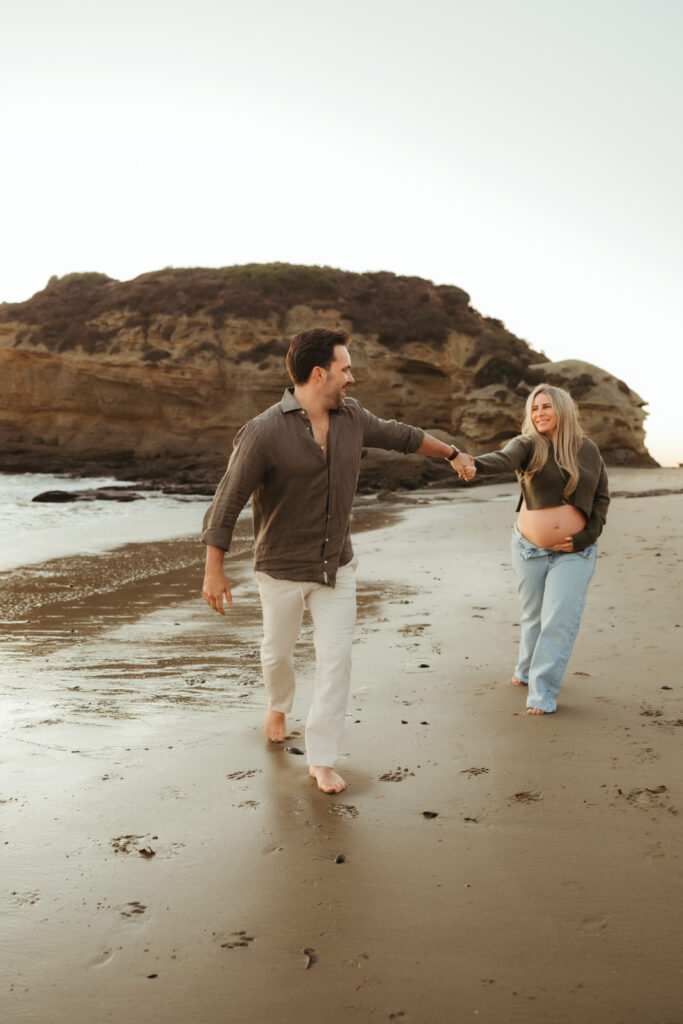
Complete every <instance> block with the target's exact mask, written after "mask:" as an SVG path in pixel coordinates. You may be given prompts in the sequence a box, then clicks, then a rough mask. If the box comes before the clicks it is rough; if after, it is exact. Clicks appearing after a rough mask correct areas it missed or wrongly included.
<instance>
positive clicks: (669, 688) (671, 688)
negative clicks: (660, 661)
mask: <svg viewBox="0 0 683 1024" xmlns="http://www.w3.org/2000/svg"><path fill="white" fill-rule="evenodd" d="M662 689H663V690H673V686H663V687H662Z"/></svg>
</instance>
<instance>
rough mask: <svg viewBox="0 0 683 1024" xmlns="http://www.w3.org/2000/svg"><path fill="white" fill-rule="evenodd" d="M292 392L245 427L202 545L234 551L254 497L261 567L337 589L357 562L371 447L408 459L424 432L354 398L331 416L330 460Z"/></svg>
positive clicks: (282, 576) (270, 572)
mask: <svg viewBox="0 0 683 1024" xmlns="http://www.w3.org/2000/svg"><path fill="white" fill-rule="evenodd" d="M293 392H294V389H293V388H287V390H286V391H285V393H284V396H283V398H282V401H281V402H278V404H277V405H273V406H271V407H270V409H266V410H265V412H262V413H261V414H260V415H259V416H256V417H255V418H254V419H253V420H250V421H249V422H248V423H246V424H245V425H244V426H243V427H242V429H241V430H240V431H239V433H238V434H237V436H236V438H235V441H234V444H233V452H232V455H231V457H230V461H229V463H228V468H227V470H226V472H225V475H224V476H223V479H222V480H221V482H220V483H219V485H218V489H217V490H216V494H215V496H214V499H213V502H212V503H211V506H210V507H209V509H208V510H207V512H206V515H205V516H204V524H203V533H202V541H203V542H204V544H210V545H212V546H214V547H217V548H222V549H223V550H224V551H228V550H229V548H230V542H231V540H232V533H233V530H234V528H235V523H236V522H237V517H238V516H239V514H240V512H241V511H242V509H243V508H244V506H245V505H246V504H247V502H248V500H249V498H250V497H251V505H252V513H253V521H254V539H255V544H256V547H255V553H254V568H255V569H257V570H259V571H260V572H265V573H268V575H269V576H274V577H275V578H276V579H286V580H297V581H313V582H316V583H323V584H327V585H329V586H331V587H333V586H334V584H335V579H336V574H337V569H338V568H339V566H341V565H347V564H348V563H349V562H350V561H351V559H352V558H353V548H352V546H351V537H350V534H349V520H350V518H351V504H352V502H353V497H354V495H355V493H356V486H357V483H358V471H359V469H360V460H361V452H362V449H363V448H364V447H369V448H385V449H389V450H393V451H398V452H404V453H406V454H408V453H410V452H415V451H417V449H418V448H419V447H420V445H421V444H422V439H423V438H424V431H423V430H420V429H419V428H418V427H411V426H408V425H407V424H405V423H398V422H397V421H396V420H381V419H379V418H378V417H377V416H373V415H372V413H370V412H368V410H367V409H364V408H363V406H362V405H361V404H360V402H358V401H356V400H355V399H354V398H347V399H346V401H345V404H344V407H343V408H342V409H333V410H331V412H330V429H329V433H328V436H327V459H326V458H325V454H324V452H323V450H322V448H321V446H320V445H319V444H318V443H317V441H315V439H314V437H313V431H312V428H311V422H310V420H309V418H308V415H307V413H306V411H305V409H302V408H301V406H300V405H299V403H298V402H297V400H296V398H295V397H294V393H293Z"/></svg>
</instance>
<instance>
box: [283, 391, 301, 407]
mask: <svg viewBox="0 0 683 1024" xmlns="http://www.w3.org/2000/svg"><path fill="white" fill-rule="evenodd" d="M280 406H281V407H282V411H283V412H301V411H302V407H301V406H300V405H299V403H298V402H297V400H296V398H295V397H294V388H293V387H290V388H285V393H284V395H283V396H282V401H281V402H280Z"/></svg>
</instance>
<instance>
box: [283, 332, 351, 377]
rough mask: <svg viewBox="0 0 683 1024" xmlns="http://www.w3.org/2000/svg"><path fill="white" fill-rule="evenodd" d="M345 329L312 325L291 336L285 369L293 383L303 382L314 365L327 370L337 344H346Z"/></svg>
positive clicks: (347, 339) (347, 340)
mask: <svg viewBox="0 0 683 1024" xmlns="http://www.w3.org/2000/svg"><path fill="white" fill-rule="evenodd" d="M348 342H349V336H348V334H347V333H346V331H328V330H326V329H325V328H324V327H314V328H313V329H312V330H310V331H300V332H299V334H296V335H295V336H294V337H293V338H292V343H291V345H290V346H289V351H288V352H287V369H288V371H289V376H290V377H291V378H292V381H293V382H294V383H295V384H305V383H306V381H307V380H308V378H309V377H310V376H311V373H312V372H313V370H314V368H315V367H316V366H321V367H322V368H323V370H329V368H330V366H331V365H332V360H333V359H334V350H335V348H336V346H337V345H348Z"/></svg>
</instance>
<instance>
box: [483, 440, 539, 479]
mask: <svg viewBox="0 0 683 1024" xmlns="http://www.w3.org/2000/svg"><path fill="white" fill-rule="evenodd" d="M530 446H531V441H530V440H529V438H526V437H524V435H523V434H518V435H517V437H513V438H512V439H511V440H510V441H508V443H507V444H506V445H505V447H504V448H503V449H502V451H499V452H489V453H488V454H487V455H476V456H475V458H474V465H475V467H476V470H477V473H481V475H482V476H495V474H496V473H516V472H517V471H518V470H521V469H523V468H524V466H525V465H526V463H527V460H528V458H529V449H530Z"/></svg>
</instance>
